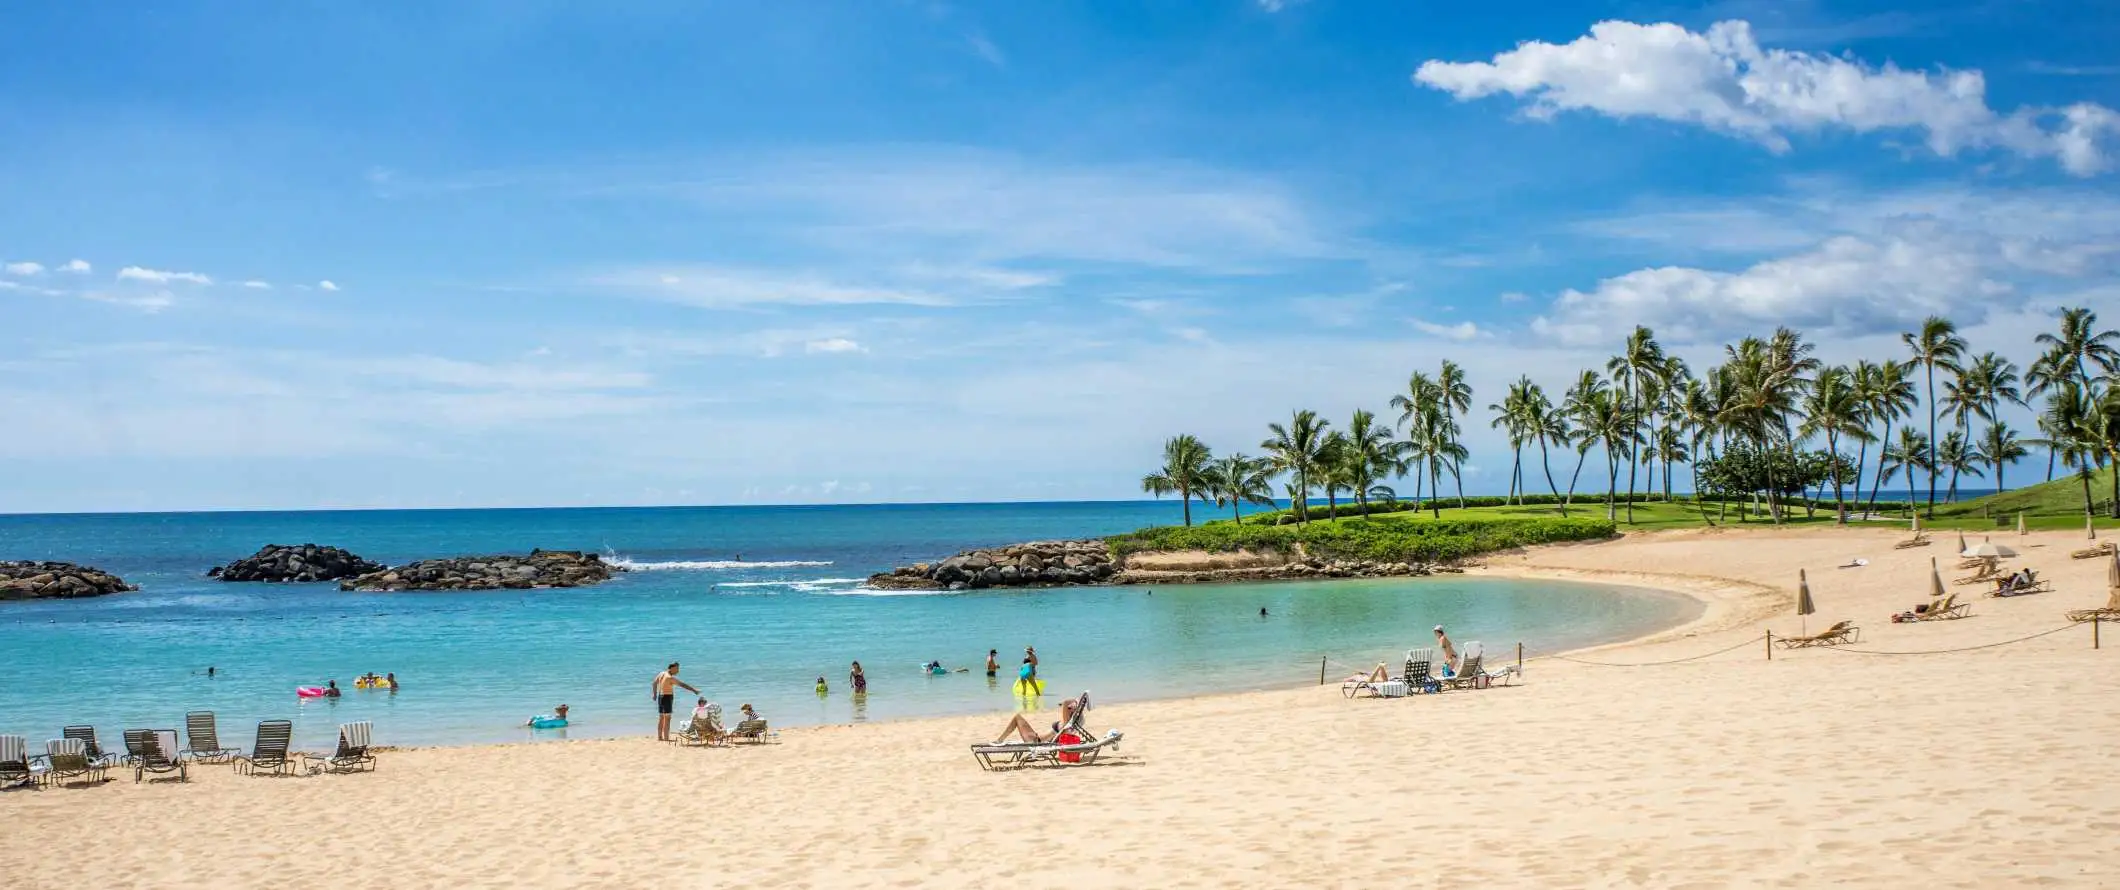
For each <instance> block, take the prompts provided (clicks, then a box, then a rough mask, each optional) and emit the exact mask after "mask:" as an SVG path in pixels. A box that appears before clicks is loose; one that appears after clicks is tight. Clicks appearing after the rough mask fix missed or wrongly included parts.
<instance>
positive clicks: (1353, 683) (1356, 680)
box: [1340, 664, 1391, 698]
mask: <svg viewBox="0 0 2120 890" xmlns="http://www.w3.org/2000/svg"><path fill="white" fill-rule="evenodd" d="M1377 670H1383V665H1382V664H1379V665H1377ZM1390 680H1391V676H1390V674H1389V673H1388V672H1387V673H1386V674H1385V676H1384V679H1382V680H1379V679H1377V671H1370V672H1369V673H1366V674H1355V675H1353V676H1350V677H1348V678H1347V679H1345V680H1341V681H1340V694H1341V695H1344V696H1346V697H1348V698H1356V697H1359V696H1363V695H1371V696H1375V695H1381V694H1383V693H1382V691H1381V690H1379V689H1378V688H1377V687H1378V686H1379V685H1381V684H1383V683H1387V682H1390Z"/></svg>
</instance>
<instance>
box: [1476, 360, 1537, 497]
mask: <svg viewBox="0 0 2120 890" xmlns="http://www.w3.org/2000/svg"><path fill="white" fill-rule="evenodd" d="M1537 387H1538V384H1536V383H1532V382H1531V377H1530V376H1529V375H1526V376H1523V377H1518V378H1517V380H1516V382H1515V383H1512V384H1509V394H1508V395H1506V396H1503V397H1502V400H1501V401H1500V402H1497V403H1495V404H1492V405H1488V406H1487V410H1489V411H1492V412H1494V420H1493V421H1492V422H1491V423H1489V424H1488V427H1490V428H1493V429H1501V430H1506V431H1507V432H1508V435H1509V451H1510V453H1511V458H1510V461H1509V497H1505V498H1503V499H1502V501H1503V503H1507V502H1508V501H1509V498H1510V497H1516V496H1518V495H1520V494H1522V492H1523V479H1524V440H1526V439H1529V438H1530V437H1531V431H1530V423H1529V420H1528V419H1527V418H1526V417H1525V413H1526V409H1527V407H1528V405H1527V402H1526V399H1527V397H1528V393H1529V392H1530V390H1532V389H1536V388H1537Z"/></svg>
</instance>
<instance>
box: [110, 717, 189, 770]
mask: <svg viewBox="0 0 2120 890" xmlns="http://www.w3.org/2000/svg"><path fill="white" fill-rule="evenodd" d="M165 740H167V746H166V747H165V745H164V741H165ZM125 759H126V762H127V763H130V764H132V768H133V781H134V782H140V781H143V780H145V779H146V778H147V774H148V773H155V774H157V775H168V774H170V773H175V774H176V775H177V781H179V782H186V781H190V780H191V771H190V770H189V769H188V768H186V766H185V763H184V755H183V754H182V753H181V752H179V751H177V731H176V730H174V729H128V730H126V731H125Z"/></svg>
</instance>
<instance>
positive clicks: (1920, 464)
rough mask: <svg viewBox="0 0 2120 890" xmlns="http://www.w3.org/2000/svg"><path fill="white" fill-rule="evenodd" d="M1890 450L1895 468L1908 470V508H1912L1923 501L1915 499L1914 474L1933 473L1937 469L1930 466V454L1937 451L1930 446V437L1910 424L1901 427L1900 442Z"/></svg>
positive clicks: (1890, 457)
mask: <svg viewBox="0 0 2120 890" xmlns="http://www.w3.org/2000/svg"><path fill="white" fill-rule="evenodd" d="M1890 451H1891V453H1890V454H1889V455H1887V458H1888V459H1889V460H1890V462H1891V464H1892V466H1893V468H1895V469H1898V470H1904V471H1906V474H1907V509H1908V510H1912V509H1914V508H1915V507H1917V506H1919V505H1920V503H1921V502H1920V501H1917V500H1915V499H1914V474H1915V473H1919V472H1929V473H1933V472H1934V471H1935V468H1934V467H1932V466H1929V455H1931V454H1934V453H1935V451H1934V450H1932V449H1931V448H1929V439H1928V437H1927V436H1924V435H1922V434H1921V431H1920V430H1917V429H1915V428H1913V427H1910V426H1903V427H1900V428H1899V442H1898V444H1896V445H1894V446H1893V447H1892V448H1891V450H1890Z"/></svg>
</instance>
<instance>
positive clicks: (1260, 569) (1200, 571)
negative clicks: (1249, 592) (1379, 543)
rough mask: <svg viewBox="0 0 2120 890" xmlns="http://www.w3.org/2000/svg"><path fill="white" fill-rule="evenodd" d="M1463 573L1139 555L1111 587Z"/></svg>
mask: <svg viewBox="0 0 2120 890" xmlns="http://www.w3.org/2000/svg"><path fill="white" fill-rule="evenodd" d="M1462 571H1464V570H1463V569H1461V568H1458V567H1456V566H1449V565H1438V564H1430V563H1418V562H1378V561H1372V560H1366V559H1326V558H1320V557H1314V556H1306V555H1304V554H1302V553H1295V554H1290V555H1287V556H1283V555H1281V554H1278V553H1273V552H1270V551H1269V552H1266V553H1259V554H1254V553H1251V552H1249V551H1238V552H1236V553H1231V554H1221V553H1218V554H1206V553H1200V552H1197V551H1191V552H1177V553H1164V552H1150V553H1135V554H1131V555H1129V556H1128V557H1127V558H1126V567H1125V569H1124V570H1123V571H1121V572H1119V573H1118V574H1117V575H1115V576H1113V578H1112V583H1113V584H1209V583H1217V582H1231V581H1314V580H1319V579H1325V578H1412V577H1421V576H1425V575H1434V574H1438V573H1457V572H1462Z"/></svg>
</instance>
